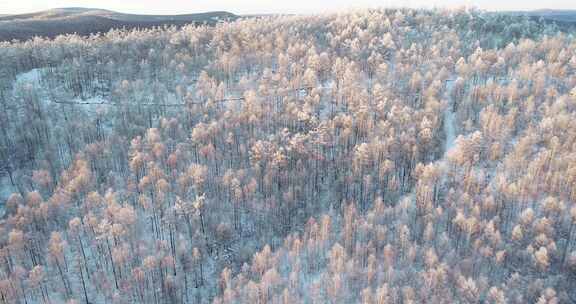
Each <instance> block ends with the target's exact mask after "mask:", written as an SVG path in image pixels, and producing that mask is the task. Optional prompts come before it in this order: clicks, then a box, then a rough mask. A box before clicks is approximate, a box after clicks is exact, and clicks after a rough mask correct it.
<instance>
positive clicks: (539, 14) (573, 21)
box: [505, 9, 576, 26]
mask: <svg viewBox="0 0 576 304" xmlns="http://www.w3.org/2000/svg"><path fill="white" fill-rule="evenodd" d="M505 13H508V14H512V15H518V16H528V17H532V18H542V19H544V20H545V21H549V22H556V23H560V24H564V25H573V26H576V9H574V10H561V9H539V10H534V11H509V12H505Z"/></svg>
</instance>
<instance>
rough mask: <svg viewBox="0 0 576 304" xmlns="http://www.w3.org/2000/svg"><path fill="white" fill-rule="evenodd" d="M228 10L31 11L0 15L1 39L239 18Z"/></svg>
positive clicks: (75, 9) (21, 38)
mask: <svg viewBox="0 0 576 304" xmlns="http://www.w3.org/2000/svg"><path fill="white" fill-rule="evenodd" d="M237 18H238V16H236V15H234V14H232V13H228V12H207V13H198V14H184V15H134V14H123V13H117V12H113V11H108V10H102V9H89V8H62V9H52V10H47V11H42V12H37V13H31V14H21V15H8V16H0V40H12V39H18V40H25V39H29V38H32V37H34V36H43V37H55V36H57V35H61V34H71V33H78V34H80V35H88V34H91V33H98V32H106V31H109V30H110V29H113V28H127V29H131V28H148V27H154V26H162V25H184V24H190V23H198V24H200V23H208V24H213V23H216V22H218V21H220V20H235V19H237Z"/></svg>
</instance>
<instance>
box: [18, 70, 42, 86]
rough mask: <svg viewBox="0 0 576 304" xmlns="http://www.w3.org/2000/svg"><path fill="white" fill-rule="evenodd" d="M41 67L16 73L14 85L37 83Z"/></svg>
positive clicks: (40, 75)
mask: <svg viewBox="0 0 576 304" xmlns="http://www.w3.org/2000/svg"><path fill="white" fill-rule="evenodd" d="M41 72H42V69H32V70H30V71H28V72H25V73H21V74H18V76H16V85H22V84H32V85H38V84H40V79H41V77H42V73H41Z"/></svg>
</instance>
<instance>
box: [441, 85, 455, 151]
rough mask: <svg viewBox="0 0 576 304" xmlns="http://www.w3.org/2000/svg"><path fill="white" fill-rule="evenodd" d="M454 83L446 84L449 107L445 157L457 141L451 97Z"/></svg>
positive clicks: (446, 121)
mask: <svg viewBox="0 0 576 304" xmlns="http://www.w3.org/2000/svg"><path fill="white" fill-rule="evenodd" d="M453 85H454V82H453V81H447V82H446V93H445V97H444V98H445V99H446V100H448V101H449V103H448V106H446V109H445V110H444V133H445V134H446V142H445V143H444V155H446V153H447V152H448V151H449V150H450V149H452V148H453V147H454V142H455V141H456V129H455V127H454V119H455V113H454V112H453V111H452V109H453V107H452V103H453V101H451V100H450V95H451V93H452V86H453Z"/></svg>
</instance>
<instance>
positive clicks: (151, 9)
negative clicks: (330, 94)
mask: <svg viewBox="0 0 576 304" xmlns="http://www.w3.org/2000/svg"><path fill="white" fill-rule="evenodd" d="M398 6H402V7H427V8H431V7H459V6H472V7H477V8H480V9H486V10H533V9H541V8H554V9H576V0H546V1H543V0H79V1H70V0H0V14H19V13H29V12H35V11H41V10H45V9H50V8H58V7H90V8H103V9H110V10H115V11H119V12H123V13H136V14H185V13H196V12H205V11H214V10H224V11H229V12H232V13H236V14H264V13H321V12H333V11H340V10H344V9H347V8H367V7H398Z"/></svg>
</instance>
